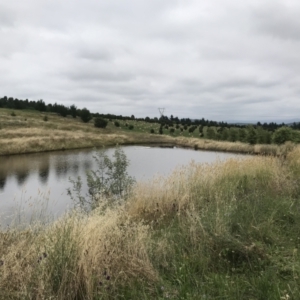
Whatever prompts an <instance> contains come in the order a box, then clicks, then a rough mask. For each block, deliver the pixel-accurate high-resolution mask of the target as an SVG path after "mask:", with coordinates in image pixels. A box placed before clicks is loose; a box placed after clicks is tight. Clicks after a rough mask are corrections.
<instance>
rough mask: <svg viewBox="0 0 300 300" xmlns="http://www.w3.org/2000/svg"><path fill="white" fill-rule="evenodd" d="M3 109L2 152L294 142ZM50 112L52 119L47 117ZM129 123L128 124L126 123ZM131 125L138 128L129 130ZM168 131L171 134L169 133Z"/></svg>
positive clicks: (247, 149) (269, 148)
mask: <svg viewBox="0 0 300 300" xmlns="http://www.w3.org/2000/svg"><path fill="white" fill-rule="evenodd" d="M12 112H13V111H12V110H9V109H0V155H7V154H18V153H29V152H42V151H52V150H62V149H76V148H89V147H101V146H112V145H116V144H170V145H173V146H185V147H191V148H195V149H204V150H216V151H230V152H241V153H256V154H272V155H274V154H286V153H287V151H289V150H290V149H289V148H290V146H289V145H288V146H286V145H285V146H282V147H278V146H275V145H255V146H253V145H248V144H244V143H240V142H235V143H231V142H218V141H213V140H206V139H200V138H199V132H198V130H195V131H194V132H193V133H188V132H187V131H183V132H181V131H180V130H178V129H177V130H176V131H175V132H174V134H172V135H171V134H170V133H169V131H168V130H164V133H165V134H164V135H159V134H150V133H149V132H150V129H152V128H153V129H154V130H155V132H158V128H159V124H150V123H146V122H139V121H136V120H129V121H119V122H120V125H121V126H120V127H116V126H115V125H114V124H113V122H109V124H108V126H107V128H105V129H99V128H95V127H94V126H93V123H92V122H90V123H88V124H85V123H82V122H81V120H80V119H79V118H77V119H73V118H72V117H67V118H63V117H60V116H58V115H56V114H49V113H41V112H38V111H30V110H27V111H17V110H15V111H14V113H15V114H16V116H12V115H11V114H12ZM45 116H47V118H48V121H44V117H45ZM126 123H127V125H128V126H126ZM129 125H133V126H134V129H133V130H129V129H128V128H129ZM167 133H168V135H166V134H167Z"/></svg>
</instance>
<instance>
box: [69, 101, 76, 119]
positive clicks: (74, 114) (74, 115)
mask: <svg viewBox="0 0 300 300" xmlns="http://www.w3.org/2000/svg"><path fill="white" fill-rule="evenodd" d="M70 113H71V116H72V117H73V118H74V119H75V118H76V116H77V107H76V106H75V105H74V104H73V105H71V106H70Z"/></svg>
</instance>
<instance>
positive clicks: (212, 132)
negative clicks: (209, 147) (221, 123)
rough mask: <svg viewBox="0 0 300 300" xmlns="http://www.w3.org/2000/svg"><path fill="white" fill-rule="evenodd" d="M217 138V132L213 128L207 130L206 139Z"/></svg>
mask: <svg viewBox="0 0 300 300" xmlns="http://www.w3.org/2000/svg"><path fill="white" fill-rule="evenodd" d="M215 136H216V132H215V130H214V128H213V127H208V128H207V130H206V137H207V138H208V139H214V138H215Z"/></svg>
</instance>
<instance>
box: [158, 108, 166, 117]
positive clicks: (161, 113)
mask: <svg viewBox="0 0 300 300" xmlns="http://www.w3.org/2000/svg"><path fill="white" fill-rule="evenodd" d="M158 111H159V113H160V117H161V118H162V117H163V116H164V112H165V108H164V107H159V108H158Z"/></svg>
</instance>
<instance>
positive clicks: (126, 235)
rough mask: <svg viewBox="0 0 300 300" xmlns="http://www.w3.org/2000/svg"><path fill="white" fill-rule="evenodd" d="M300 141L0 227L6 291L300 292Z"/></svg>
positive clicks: (162, 295)
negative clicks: (108, 200) (119, 198)
mask: <svg viewBox="0 0 300 300" xmlns="http://www.w3.org/2000/svg"><path fill="white" fill-rule="evenodd" d="M299 175H300V149H299V148H295V149H294V150H293V151H292V152H290V153H289V154H288V155H287V158H286V159H283V158H276V157H259V156H257V157H249V159H244V160H234V159H232V160H229V161H226V162H222V163H221V162H218V163H216V164H213V165H196V164H191V165H190V166H188V167H187V168H184V169H179V170H177V171H175V172H174V174H173V175H171V176H170V177H169V178H156V179H153V181H151V182H148V183H140V184H138V185H137V186H136V187H135V190H134V191H133V194H132V196H131V198H130V199H129V200H128V201H127V202H126V203H125V204H124V205H122V206H117V207H114V208H112V209H110V210H107V211H106V212H105V213H103V212H102V211H101V210H99V211H97V210H95V211H94V212H93V213H91V214H90V215H83V214H80V213H78V214H75V213H74V214H71V215H68V216H65V217H64V218H62V219H61V220H58V221H56V222H55V223H54V224H51V225H49V226H45V225H40V226H38V225H36V226H34V225H33V226H32V227H30V228H28V229H27V230H25V231H24V230H23V231H18V230H13V229H9V230H6V231H2V232H1V233H0V299H249V300H250V299H263V300H265V299H285V300H288V299H300V260H299V253H298V248H299V245H300V239H299V237H300V235H299V233H300V201H299V200H300V197H299V196H300V190H299V183H300V182H299Z"/></svg>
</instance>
